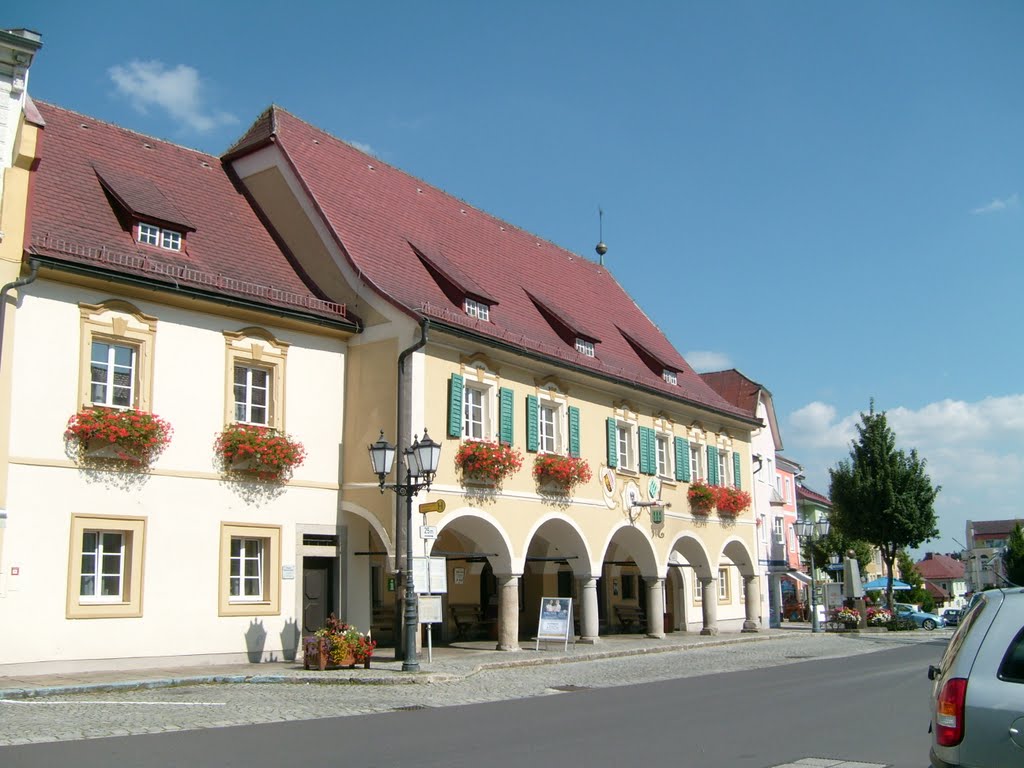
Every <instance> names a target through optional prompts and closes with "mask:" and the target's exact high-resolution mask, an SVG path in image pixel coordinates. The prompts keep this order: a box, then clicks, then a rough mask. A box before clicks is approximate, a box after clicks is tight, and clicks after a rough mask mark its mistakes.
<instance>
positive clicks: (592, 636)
mask: <svg viewBox="0 0 1024 768" xmlns="http://www.w3.org/2000/svg"><path fill="white" fill-rule="evenodd" d="M578 583H579V589H578V590H577V594H578V595H579V596H580V605H579V611H580V639H579V642H581V643H587V644H591V645H592V644H594V643H597V642H599V641H600V639H601V638H600V637H599V636H598V633H599V632H600V625H601V622H600V617H599V616H598V613H597V579H595V578H593V577H591V576H585V577H583V578H582V579H579V580H578Z"/></svg>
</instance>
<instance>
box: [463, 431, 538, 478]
mask: <svg viewBox="0 0 1024 768" xmlns="http://www.w3.org/2000/svg"><path fill="white" fill-rule="evenodd" d="M455 466H456V468H457V469H458V470H459V471H460V472H462V477H463V480H482V481H484V482H488V483H494V484H495V485H498V484H500V483H501V481H502V480H504V479H505V478H506V477H508V476H509V475H511V474H514V473H515V472H518V471H519V468H520V467H522V466H523V455H522V454H521V453H520V452H519V451H517V450H516V449H515V448H513V447H512V446H511V445H503V444H502V443H492V442H489V441H486V440H466V441H464V442H463V443H462V444H461V445H459V450H458V451H457V452H456V454H455Z"/></svg>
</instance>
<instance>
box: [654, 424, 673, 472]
mask: <svg viewBox="0 0 1024 768" xmlns="http://www.w3.org/2000/svg"><path fill="white" fill-rule="evenodd" d="M672 453H673V451H672V435H669V434H666V433H665V432H655V433H654V461H655V463H656V465H657V468H658V477H661V478H666V479H673V478H674V475H673V474H672V470H673V468H672V461H673V458H674V457H673V456H672Z"/></svg>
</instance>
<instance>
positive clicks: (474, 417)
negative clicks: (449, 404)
mask: <svg viewBox="0 0 1024 768" xmlns="http://www.w3.org/2000/svg"><path fill="white" fill-rule="evenodd" d="M491 394H492V393H491V388H490V387H487V386H480V384H479V383H478V382H475V381H474V382H469V381H466V382H465V387H464V389H463V391H462V436H463V437H464V438H465V439H466V440H489V439H490V436H491V430H490V410H491V409H490V404H491ZM477 431H479V434H474V433H475V432H477Z"/></svg>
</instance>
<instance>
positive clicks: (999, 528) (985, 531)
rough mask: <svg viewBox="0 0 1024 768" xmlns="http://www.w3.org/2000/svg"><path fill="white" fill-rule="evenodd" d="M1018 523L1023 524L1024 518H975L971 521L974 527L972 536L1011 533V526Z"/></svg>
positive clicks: (1007, 534) (1006, 534) (1005, 534)
mask: <svg viewBox="0 0 1024 768" xmlns="http://www.w3.org/2000/svg"><path fill="white" fill-rule="evenodd" d="M1017 523H1020V524H1021V525H1022V526H1024V519H1017V520H975V521H974V522H973V523H971V526H972V527H973V529H974V537H975V538H979V537H985V536H993V535H998V536H1009V535H1010V534H1011V533H1013V527H1014V526H1015V525H1017Z"/></svg>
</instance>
